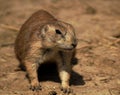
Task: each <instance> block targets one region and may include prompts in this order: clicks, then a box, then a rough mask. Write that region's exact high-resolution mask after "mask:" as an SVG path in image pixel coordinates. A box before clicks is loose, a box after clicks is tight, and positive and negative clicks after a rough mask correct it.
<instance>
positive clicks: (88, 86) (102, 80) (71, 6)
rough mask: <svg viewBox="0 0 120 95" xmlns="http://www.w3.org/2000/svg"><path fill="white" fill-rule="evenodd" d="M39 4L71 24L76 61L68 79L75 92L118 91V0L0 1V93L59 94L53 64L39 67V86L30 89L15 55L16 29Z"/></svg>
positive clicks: (99, 94)
mask: <svg viewBox="0 0 120 95" xmlns="http://www.w3.org/2000/svg"><path fill="white" fill-rule="evenodd" d="M39 9H45V10H47V11H49V12H50V13H52V14H53V15H54V16H55V17H56V18H58V19H60V20H63V21H66V22H68V23H70V24H72V25H73V26H74V27H75V29H76V34H77V38H78V46H77V55H76V57H77V59H78V62H77V64H75V65H74V66H73V71H72V78H71V87H72V88H73V89H74V92H76V95H120V0H0V95H49V92H50V91H56V92H57V95H64V94H63V93H62V92H61V91H60V90H59V86H60V80H59V77H58V74H57V70H56V69H55V66H54V65H53V66H43V67H41V69H42V70H41V71H40V74H39V75H40V76H42V77H41V78H40V82H41V84H42V87H43V89H42V91H39V92H32V91H30V90H29V89H28V87H29V82H28V79H27V78H26V72H24V71H22V70H19V68H18V65H19V62H18V60H17V59H16V58H15V54H14V41H15V38H16V35H17V34H18V30H19V29H20V27H21V25H22V24H23V23H24V21H25V20H26V19H27V18H28V17H29V16H30V15H31V14H32V13H34V12H35V11H37V10H39Z"/></svg>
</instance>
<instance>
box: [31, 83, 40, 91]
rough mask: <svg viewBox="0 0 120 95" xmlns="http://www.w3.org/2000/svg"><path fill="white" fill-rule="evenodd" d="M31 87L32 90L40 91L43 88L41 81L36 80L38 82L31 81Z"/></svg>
mask: <svg viewBox="0 0 120 95" xmlns="http://www.w3.org/2000/svg"><path fill="white" fill-rule="evenodd" d="M30 89H31V90H32V91H38V90H41V89H42V88H41V85H40V83H39V82H36V83H31V85H30Z"/></svg>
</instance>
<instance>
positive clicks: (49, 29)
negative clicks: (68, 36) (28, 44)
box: [41, 24, 55, 37]
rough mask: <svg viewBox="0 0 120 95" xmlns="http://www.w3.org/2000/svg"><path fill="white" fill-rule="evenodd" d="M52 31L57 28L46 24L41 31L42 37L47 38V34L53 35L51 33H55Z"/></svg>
mask: <svg viewBox="0 0 120 95" xmlns="http://www.w3.org/2000/svg"><path fill="white" fill-rule="evenodd" d="M52 31H55V27H53V26H52V25H50V24H46V25H44V26H43V28H42V30H41V36H42V37H45V35H46V33H47V35H51V33H53V32H52Z"/></svg>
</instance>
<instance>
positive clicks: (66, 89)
mask: <svg viewBox="0 0 120 95" xmlns="http://www.w3.org/2000/svg"><path fill="white" fill-rule="evenodd" d="M61 91H63V93H65V94H70V93H73V90H72V89H71V88H69V87H68V88H64V87H61Z"/></svg>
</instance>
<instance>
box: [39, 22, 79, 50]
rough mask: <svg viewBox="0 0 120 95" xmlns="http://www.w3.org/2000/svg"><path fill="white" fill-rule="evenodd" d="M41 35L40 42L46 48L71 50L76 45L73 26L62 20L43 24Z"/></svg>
mask: <svg viewBox="0 0 120 95" xmlns="http://www.w3.org/2000/svg"><path fill="white" fill-rule="evenodd" d="M41 37H42V44H43V46H44V47H46V48H55V49H60V50H72V49H74V48H75V47H76V45H77V41H76V35H75V32H74V28H73V27H72V26H71V25H69V24H67V23H64V22H57V23H54V24H46V25H44V26H43V28H42V30H41Z"/></svg>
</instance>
